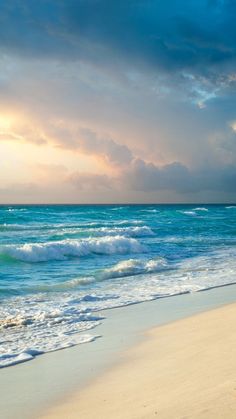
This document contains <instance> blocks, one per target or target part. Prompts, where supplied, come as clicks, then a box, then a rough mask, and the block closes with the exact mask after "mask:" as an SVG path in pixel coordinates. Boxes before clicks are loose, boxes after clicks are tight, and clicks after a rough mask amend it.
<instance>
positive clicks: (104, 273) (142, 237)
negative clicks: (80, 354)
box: [0, 204, 236, 367]
mask: <svg viewBox="0 0 236 419" xmlns="http://www.w3.org/2000/svg"><path fill="white" fill-rule="evenodd" d="M235 273H236V206H234V205H199V204H198V205H42V206H40V205H34V206H26V205H17V206H7V205H4V206H0V367H6V366H10V365H15V364H17V363H20V362H25V361H29V360H32V359H33V358H34V357H35V356H36V355H39V354H43V353H46V352H50V351H55V350H58V349H63V348H67V347H71V346H74V345H78V344H81V343H86V342H90V341H92V340H94V339H96V338H97V335H96V326H97V325H98V324H99V323H100V322H102V321H103V319H104V317H105V315H106V314H105V313H106V312H105V311H103V310H105V309H108V308H109V309H111V308H115V307H122V306H125V305H128V304H134V303H139V302H142V301H148V300H153V299H158V298H164V297H165V298H168V297H172V296H174V295H177V294H183V293H192V292H199V291H203V290H206V289H210V288H215V287H219V286H223V285H227V284H231V283H235V282H236V277H235Z"/></svg>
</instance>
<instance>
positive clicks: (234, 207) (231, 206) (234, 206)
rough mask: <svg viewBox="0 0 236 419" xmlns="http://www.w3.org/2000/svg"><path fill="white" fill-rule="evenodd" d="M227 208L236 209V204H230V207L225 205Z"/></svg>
mask: <svg viewBox="0 0 236 419" xmlns="http://www.w3.org/2000/svg"><path fill="white" fill-rule="evenodd" d="M225 208H226V209H236V205H230V206H229V207H225Z"/></svg>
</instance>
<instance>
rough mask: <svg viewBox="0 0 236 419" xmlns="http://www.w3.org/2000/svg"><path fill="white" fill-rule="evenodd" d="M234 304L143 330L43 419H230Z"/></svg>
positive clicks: (235, 411) (234, 407) (234, 386)
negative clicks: (104, 369) (112, 361)
mask: <svg viewBox="0 0 236 419" xmlns="http://www.w3.org/2000/svg"><path fill="white" fill-rule="evenodd" d="M235 313H236V304H230V305H227V306H224V307H222V308H218V309H214V310H210V311H208V312H205V313H201V314H197V315H194V316H192V317H189V318H185V319H182V320H178V321H175V322H173V323H170V324H168V325H164V326H160V327H157V328H154V329H151V330H149V331H148V332H147V333H146V335H145V337H144V340H143V341H142V342H141V343H139V344H138V345H135V346H134V347H133V348H131V349H129V350H128V351H126V352H125V353H124V356H123V359H122V360H121V362H119V363H118V364H116V365H115V366H114V367H113V368H111V369H110V370H109V371H108V372H106V373H104V374H102V375H101V376H99V377H98V378H97V379H96V380H93V381H92V383H91V385H89V386H87V387H86V388H85V389H84V390H82V391H79V392H75V393H73V394H72V395H71V396H70V397H68V398H67V399H66V400H65V401H64V402H62V403H61V404H59V405H57V406H56V407H53V408H52V409H50V410H49V411H47V412H46V414H45V415H40V417H41V418H43V419H54V418H57V419H65V418H68V419H77V418H80V419H83V418H84V419H85V418H86V419H87V418H91V419H92V418H99V419H100V418H101V419H102V418H103V419H106V418H115V419H116V418H117V419H121V418H122V419H125V418H127V419H138V418H152V417H153V418H154V417H157V418H161V419H170V418H175V419H180V418H181V419H187V418H208V419H212V418H214V419H216V418H227V419H230V418H232V419H233V418H235V416H236V376H235V371H236V357H235V350H236V327H235Z"/></svg>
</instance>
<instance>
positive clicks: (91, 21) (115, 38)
mask: <svg viewBox="0 0 236 419" xmlns="http://www.w3.org/2000/svg"><path fill="white" fill-rule="evenodd" d="M235 18H236V2H235V1H234V0H165V1H164V0H0V203H9V204H13V203H121V202H122V203H126V202H127V203H139V202H140V203H148V202H151V203H155V202H156V203H163V202H164V203H175V202H179V203H181V202H186V203H191V202H194V203H197V202H209V203H211V202H212V203H214V202H216V203H217V202H219V203H220V202H236V25H235Z"/></svg>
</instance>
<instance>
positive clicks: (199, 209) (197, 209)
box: [193, 207, 209, 212]
mask: <svg viewBox="0 0 236 419" xmlns="http://www.w3.org/2000/svg"><path fill="white" fill-rule="evenodd" d="M193 211H205V212H208V211H209V210H208V209H207V208H204V207H197V208H194V209H193Z"/></svg>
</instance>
